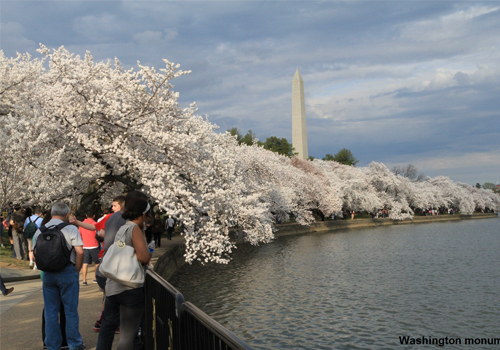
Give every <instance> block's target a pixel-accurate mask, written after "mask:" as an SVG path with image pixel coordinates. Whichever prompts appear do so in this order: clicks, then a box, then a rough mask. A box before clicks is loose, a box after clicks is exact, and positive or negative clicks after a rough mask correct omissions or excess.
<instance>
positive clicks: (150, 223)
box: [144, 217, 156, 247]
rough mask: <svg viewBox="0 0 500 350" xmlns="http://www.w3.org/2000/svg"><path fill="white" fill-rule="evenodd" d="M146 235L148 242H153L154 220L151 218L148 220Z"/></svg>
mask: <svg viewBox="0 0 500 350" xmlns="http://www.w3.org/2000/svg"><path fill="white" fill-rule="evenodd" d="M144 234H145V235H146V242H148V244H149V243H150V242H151V241H152V240H153V219H152V218H150V217H148V218H147V219H146V230H145V231H144ZM155 247H156V242H155Z"/></svg>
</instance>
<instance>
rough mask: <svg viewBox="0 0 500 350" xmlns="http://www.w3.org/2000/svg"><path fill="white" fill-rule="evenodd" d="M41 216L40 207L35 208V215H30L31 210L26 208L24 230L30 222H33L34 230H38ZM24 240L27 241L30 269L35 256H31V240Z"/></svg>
mask: <svg viewBox="0 0 500 350" xmlns="http://www.w3.org/2000/svg"><path fill="white" fill-rule="evenodd" d="M42 215H43V214H42V209H41V208H40V207H37V208H35V214H33V215H31V209H30V208H26V216H27V218H26V221H25V222H24V229H26V226H28V224H29V223H30V222H34V223H35V225H36V228H37V229H39V228H40V225H41V224H42V221H43V218H42ZM26 240H27V241H28V255H29V258H30V267H33V265H34V260H35V256H34V255H33V239H32V238H28V237H26ZM34 270H36V266H35V267H34Z"/></svg>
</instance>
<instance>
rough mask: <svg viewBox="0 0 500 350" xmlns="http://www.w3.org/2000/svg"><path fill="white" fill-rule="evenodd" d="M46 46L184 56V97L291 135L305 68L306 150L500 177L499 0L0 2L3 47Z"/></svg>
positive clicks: (155, 57)
mask: <svg viewBox="0 0 500 350" xmlns="http://www.w3.org/2000/svg"><path fill="white" fill-rule="evenodd" d="M39 43H42V44H44V45H46V46H48V47H49V48H58V47H60V46H63V45H64V46H65V47H66V48H67V49H68V50H69V51H71V52H74V53H76V54H80V55H83V54H84V53H85V52H86V51H87V50H88V51H90V52H91V53H92V55H93V57H94V59H95V60H96V61H107V60H108V59H112V60H113V59H114V58H115V57H116V58H118V59H119V60H120V62H121V63H122V65H123V66H125V67H127V68H129V67H137V61H140V63H141V64H142V65H147V66H153V67H155V68H157V69H160V68H162V67H163V66H164V62H163V59H167V60H169V61H170V62H175V63H179V64H180V65H181V69H182V70H190V71H191V74H189V75H187V76H181V77H179V78H176V79H175V80H173V81H172V83H173V85H174V86H175V88H174V90H175V91H177V92H179V95H180V97H179V101H180V104H181V106H183V107H187V106H189V104H191V103H192V102H196V104H197V106H198V114H200V115H203V116H205V115H206V116H208V118H209V120H210V121H211V122H212V123H214V124H216V125H218V126H219V127H220V129H219V132H224V131H226V130H228V129H230V128H232V127H237V128H238V129H239V130H240V131H241V132H242V133H243V134H245V133H246V132H247V131H248V130H252V131H253V132H254V133H255V134H256V135H257V138H259V139H260V140H261V141H264V140H265V139H266V138H267V137H269V136H277V137H280V138H282V137H284V138H287V139H288V140H289V141H290V142H291V141H292V126H291V121H292V116H291V113H292V101H291V93H292V79H293V76H294V74H295V71H296V70H297V69H299V71H300V74H301V75H302V78H303V80H304V87H305V99H306V116H307V135H308V146H309V155H311V156H314V157H317V158H322V157H324V156H325V154H327V153H330V154H335V153H337V152H338V151H339V150H340V149H342V148H347V149H349V150H351V151H352V153H353V154H354V156H355V157H356V158H357V159H359V163H358V166H367V165H368V164H369V163H371V162H372V161H376V162H382V163H384V164H386V165H387V166H388V167H389V168H391V167H393V166H396V165H405V164H409V163H411V164H413V165H415V166H416V167H417V168H418V169H419V171H421V172H423V173H425V174H426V175H429V176H432V177H435V176H438V175H444V176H448V177H450V178H451V179H452V180H454V181H459V182H465V183H469V184H473V185H474V184H476V183H481V184H483V183H484V182H492V183H500V1H483V2H481V1H479V2H472V1H458V2H455V1H446V0H441V1H405V0H401V1H9V0H2V1H1V2H0V49H1V50H3V52H4V54H5V55H6V56H7V57H14V56H15V55H16V52H20V53H26V52H28V53H30V54H32V55H33V56H36V55H37V53H36V49H37V48H38V47H39Z"/></svg>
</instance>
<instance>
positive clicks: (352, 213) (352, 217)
mask: <svg viewBox="0 0 500 350" xmlns="http://www.w3.org/2000/svg"><path fill="white" fill-rule="evenodd" d="M354 214H355V213H354V210H353V211H352V212H351V220H354Z"/></svg>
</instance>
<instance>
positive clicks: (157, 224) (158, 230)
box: [153, 214, 163, 247]
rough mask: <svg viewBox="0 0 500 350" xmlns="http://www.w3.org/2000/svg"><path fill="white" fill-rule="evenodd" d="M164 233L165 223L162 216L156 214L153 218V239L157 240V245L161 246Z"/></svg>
mask: <svg viewBox="0 0 500 350" xmlns="http://www.w3.org/2000/svg"><path fill="white" fill-rule="evenodd" d="M162 234H163V223H162V222H161V219H160V216H159V215H158V214H156V215H155V218H154V220H153V239H154V240H155V242H156V246H157V247H161V236H162Z"/></svg>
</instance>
